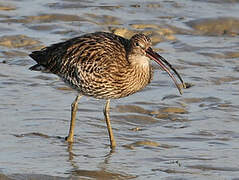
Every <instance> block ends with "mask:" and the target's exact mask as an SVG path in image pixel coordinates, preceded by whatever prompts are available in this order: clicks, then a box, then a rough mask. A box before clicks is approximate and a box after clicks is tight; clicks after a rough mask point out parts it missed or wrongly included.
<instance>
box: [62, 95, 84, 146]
mask: <svg viewBox="0 0 239 180" xmlns="http://www.w3.org/2000/svg"><path fill="white" fill-rule="evenodd" d="M81 96H82V95H78V96H76V98H75V100H74V101H73V103H72V104H71V124H70V130H69V134H68V136H67V137H66V141H67V142H71V143H72V142H73V141H74V139H73V136H74V128H75V121H76V111H77V109H78V102H79V100H80V98H81Z"/></svg>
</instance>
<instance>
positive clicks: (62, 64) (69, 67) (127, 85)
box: [30, 32, 152, 99]
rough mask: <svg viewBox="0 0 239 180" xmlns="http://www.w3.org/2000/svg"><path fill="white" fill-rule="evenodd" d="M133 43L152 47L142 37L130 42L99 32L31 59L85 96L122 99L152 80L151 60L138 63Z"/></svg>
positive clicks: (37, 54) (77, 38) (40, 53)
mask: <svg viewBox="0 0 239 180" xmlns="http://www.w3.org/2000/svg"><path fill="white" fill-rule="evenodd" d="M134 41H143V42H142V43H146V45H147V44H149V45H150V40H149V39H148V38H147V37H146V36H144V35H142V34H139V35H138V36H135V38H134V40H132V39H131V40H128V39H125V38H123V37H120V36H117V35H114V34H112V33H106V32H96V33H92V34H86V35H83V36H80V37H76V38H73V39H70V40H68V41H65V42H62V43H58V44H53V45H52V46H49V47H46V48H44V49H42V50H40V51H34V52H32V54H30V57H32V58H33V59H34V60H35V61H36V62H37V63H38V65H41V66H43V67H44V68H46V69H47V70H49V71H50V72H52V73H54V74H56V75H58V76H59V77H61V78H62V79H63V80H64V81H65V82H66V83H67V84H69V85H70V86H71V87H72V88H74V89H76V90H78V91H79V92H80V93H82V94H83V95H87V96H93V97H95V98H103V99H111V98H120V97H125V96H128V95H130V94H132V93H135V92H136V91H138V90H140V89H142V88H144V87H145V86H146V85H147V84H148V83H149V82H150V81H151V79H152V68H151V65H150V64H149V62H148V60H147V59H142V63H141V62H140V61H139V62H137V61H136V60H135V57H137V54H138V52H134V48H133V47H134V46H135V42H134ZM144 41H145V42H144ZM140 58H141V57H140V56H139V59H140ZM35 67H36V65H35V66H33V67H32V68H31V69H33V70H34V68H35Z"/></svg>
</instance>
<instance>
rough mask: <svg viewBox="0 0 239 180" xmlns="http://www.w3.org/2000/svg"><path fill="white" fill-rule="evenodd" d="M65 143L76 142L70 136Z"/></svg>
mask: <svg viewBox="0 0 239 180" xmlns="http://www.w3.org/2000/svg"><path fill="white" fill-rule="evenodd" d="M65 141H67V142H68V143H73V142H74V140H73V137H69V136H66V137H65Z"/></svg>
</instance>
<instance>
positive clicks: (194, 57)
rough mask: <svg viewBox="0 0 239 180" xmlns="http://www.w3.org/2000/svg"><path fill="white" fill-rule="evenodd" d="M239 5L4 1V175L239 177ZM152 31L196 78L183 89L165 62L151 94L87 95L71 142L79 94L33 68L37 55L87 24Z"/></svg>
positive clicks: (0, 85) (0, 54) (230, 1)
mask: <svg viewBox="0 0 239 180" xmlns="http://www.w3.org/2000/svg"><path fill="white" fill-rule="evenodd" d="M238 12H239V1H237V0H227V1H222V0H218V1H216V0H207V1H202V0H197V1H190V0H182V1H156V0H155V1H153V0H152V1H139V0H135V1H129V2H124V1H117V0H115V1H111V2H110V3H109V2H108V1H98V2H95V1H75V0H61V1H60V0H48V1H46V0H42V1H29V0H22V1H17V0H15V1H14V0H11V1H3V0H1V1H0V24H1V25H0V30H1V31H0V32H1V33H0V47H1V48H0V140H1V141H0V179H69V178H71V179H132V178H136V179H146V178H150V179H163V180H168V179H170V180H171V179H175V180H176V179H188V180H191V179H196V180H197V179H198V180H199V179H200V180H201V179H215V180H218V179H234V180H236V179H238V178H239V161H238V158H239V153H238V152H239V145H238V144H239V140H238V139H239V113H238V108H239V101H238V100H239V98H238V95H239V91H238V88H239V76H238V72H239V61H238V60H239V59H238V58H239V38H238V35H239V13H238ZM95 31H110V32H115V33H117V34H120V35H122V36H125V37H130V36H131V35H132V34H134V33H136V32H139V31H142V32H144V33H146V34H151V35H152V40H153V45H154V49H156V50H158V52H159V53H161V55H163V56H164V57H165V58H166V59H168V60H169V61H170V62H171V63H172V64H174V66H175V67H176V68H177V69H178V71H179V72H180V74H181V75H182V77H183V79H184V80H185V81H186V82H187V83H189V84H190V85H192V87H190V88H188V89H185V90H184V94H183V95H182V96H180V95H179V94H178V92H177V89H176V88H175V87H174V85H173V83H172V81H171V80H170V78H169V77H168V76H167V75H166V74H165V73H164V72H162V71H160V69H159V68H158V67H157V66H156V65H155V64H154V67H155V69H156V70H155V75H154V80H153V82H152V83H151V84H150V85H149V86H148V87H147V88H146V89H145V90H143V91H142V92H140V93H136V94H134V95H132V96H130V97H127V98H123V99H120V100H113V101H112V102H111V121H112V126H113V131H114V134H115V138H116V142H117V145H118V147H117V149H116V150H115V152H111V151H110V148H109V141H108V134H107V131H106V125H105V122H104V117H103V113H102V109H103V106H104V101H102V100H96V99H93V98H87V97H84V98H82V99H81V100H80V103H79V111H78V113H77V122H76V123H77V127H76V132H75V140H76V141H75V143H74V144H73V145H72V146H70V145H68V144H67V143H66V142H65V141H64V137H65V136H66V135H67V132H68V126H69V121H70V104H71V103H72V101H73V99H74V98H75V94H76V93H75V92H74V91H72V90H70V89H68V88H67V87H66V86H65V85H64V83H62V82H61V81H60V80H59V78H58V77H56V76H54V75H52V74H46V73H41V72H32V71H29V70H28V68H29V67H30V66H31V65H33V64H34V62H33V60H31V59H30V58H29V57H28V56H27V55H28V54H29V53H30V52H31V51H33V50H38V49H40V48H42V47H44V46H46V45H50V44H52V43H56V42H59V41H62V40H65V39H69V38H71V37H75V36H78V35H82V34H84V33H87V32H95Z"/></svg>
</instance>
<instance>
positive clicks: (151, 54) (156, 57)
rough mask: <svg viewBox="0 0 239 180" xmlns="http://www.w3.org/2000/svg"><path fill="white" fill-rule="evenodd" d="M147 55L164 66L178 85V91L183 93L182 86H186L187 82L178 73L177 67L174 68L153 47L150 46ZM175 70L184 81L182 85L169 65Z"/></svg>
mask: <svg viewBox="0 0 239 180" xmlns="http://www.w3.org/2000/svg"><path fill="white" fill-rule="evenodd" d="M146 56H147V57H149V58H150V59H152V60H154V61H155V62H156V63H158V64H159V65H160V66H161V67H162V68H163V70H165V71H166V72H167V73H168V75H169V76H170V77H171V78H172V79H173V81H174V83H175V85H176V87H177V88H178V91H179V93H180V94H183V92H182V87H184V88H185V84H184V82H183V79H182V78H181V76H180V75H179V74H178V72H177V71H176V69H174V68H173V67H172V65H171V64H170V63H169V62H168V61H167V60H166V59H164V58H163V57H162V56H160V55H159V54H158V53H156V52H154V51H153V49H152V48H151V47H149V48H148V49H147V50H146ZM164 63H165V64H166V65H167V66H168V67H169V68H170V69H171V70H173V72H174V73H175V74H176V75H177V77H178V78H179V80H180V81H181V83H182V86H180V85H179V84H178V82H177V80H176V78H175V77H174V76H173V74H172V73H171V72H170V70H169V69H168V68H167V66H166V65H165V64H164Z"/></svg>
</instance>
